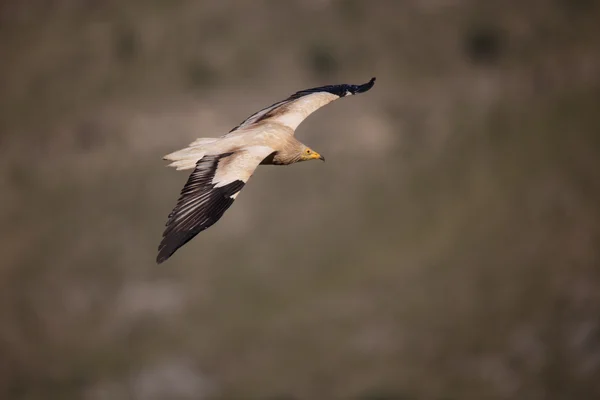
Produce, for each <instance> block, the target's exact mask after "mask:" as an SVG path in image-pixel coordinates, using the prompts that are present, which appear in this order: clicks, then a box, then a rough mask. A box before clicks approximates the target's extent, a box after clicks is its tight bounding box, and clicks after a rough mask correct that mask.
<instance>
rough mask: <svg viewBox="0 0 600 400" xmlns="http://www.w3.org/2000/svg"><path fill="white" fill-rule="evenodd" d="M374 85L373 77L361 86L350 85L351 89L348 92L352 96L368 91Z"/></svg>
mask: <svg viewBox="0 0 600 400" xmlns="http://www.w3.org/2000/svg"><path fill="white" fill-rule="evenodd" d="M374 85H375V77H372V78H371V80H370V81H369V82H367V83H363V84H362V85H352V89H351V90H350V92H351V93H352V94H357V93H364V92H366V91H368V90H370V89H371V88H372V87H373V86H374Z"/></svg>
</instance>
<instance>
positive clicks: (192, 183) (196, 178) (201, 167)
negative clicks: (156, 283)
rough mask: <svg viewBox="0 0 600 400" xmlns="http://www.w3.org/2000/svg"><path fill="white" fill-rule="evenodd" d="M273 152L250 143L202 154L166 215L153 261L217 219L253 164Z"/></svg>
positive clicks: (256, 164) (164, 255) (254, 165)
mask: <svg viewBox="0 0 600 400" xmlns="http://www.w3.org/2000/svg"><path fill="white" fill-rule="evenodd" d="M273 151H274V150H273V149H272V148H270V147H267V146H250V147H244V148H241V149H237V150H233V151H231V152H228V153H223V154H218V155H207V156H204V157H202V159H200V160H199V161H198V162H197V163H196V168H195V169H194V172H192V174H191V175H190V177H189V179H188V181H187V183H186V184H185V186H184V187H183V189H182V190H181V195H180V197H179V200H178V201H177V205H176V206H175V208H174V209H173V211H171V213H170V214H169V218H168V220H167V224H166V229H165V231H164V233H163V238H162V241H161V242H160V245H159V246H158V256H157V258H156V262H157V263H159V264H160V263H162V262H163V261H165V260H166V259H168V258H169V257H171V255H172V254H173V253H175V251H176V250H177V249H179V248H180V247H181V246H183V245H184V244H186V243H187V242H189V241H190V240H191V239H192V238H193V237H194V236H196V235H197V234H198V233H200V232H202V231H203V230H205V229H207V228H209V227H210V226H212V225H213V224H214V223H215V222H217V221H218V220H219V219H220V218H221V217H222V216H223V214H224V213H225V211H226V210H227V209H228V208H229V207H230V206H231V204H232V203H233V201H234V200H235V198H236V197H237V195H238V193H239V192H240V190H242V188H243V187H244V185H245V184H246V182H247V181H248V179H250V176H252V174H253V173H254V170H255V169H256V167H258V165H259V164H260V162H261V161H262V160H264V159H265V158H266V157H267V156H268V155H269V154H271V153H273Z"/></svg>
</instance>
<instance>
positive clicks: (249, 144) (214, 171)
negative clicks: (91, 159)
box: [156, 78, 375, 264]
mask: <svg viewBox="0 0 600 400" xmlns="http://www.w3.org/2000/svg"><path fill="white" fill-rule="evenodd" d="M374 84H375V78H372V79H371V80H370V81H369V82H367V83H365V84H363V85H347V84H342V85H329V86H322V87H317V88H313V89H306V90H302V91H299V92H297V93H294V94H293V95H291V96H290V97H288V98H287V99H285V100H283V101H279V102H277V103H275V104H273V105H271V106H269V107H267V108H263V109H262V110H260V111H258V112H257V113H254V114H252V115H251V116H249V117H248V118H246V119H245V120H244V121H243V122H242V123H240V124H239V125H238V126H236V127H235V128H233V129H232V130H231V131H230V132H229V133H227V134H226V135H224V136H221V137H219V138H200V139H197V140H196V141H194V142H192V143H190V145H189V146H188V147H186V148H184V149H182V150H179V151H176V152H173V153H171V154H168V155H166V156H164V159H165V160H168V161H171V163H170V164H169V166H171V167H174V168H176V169H178V170H185V169H192V168H193V169H194V171H193V172H192V174H191V175H190V177H189V178H188V181H187V183H186V184H185V186H184V187H183V189H182V190H181V195H180V197H179V200H178V201H177V204H176V205H175V208H174V209H173V211H171V213H170V214H169V216H168V219H167V223H166V229H165V231H164V233H163V237H162V241H161V242H160V245H159V246H158V256H157V258H156V262H157V263H159V264H160V263H162V262H163V261H165V260H166V259H168V258H169V257H170V256H171V255H172V254H173V253H174V252H175V251H176V250H177V249H179V248H180V247H181V246H183V245H184V244H186V243H187V242H189V241H190V240H191V239H192V238H193V237H194V236H196V235H197V234H198V233H200V232H202V231H203V230H205V229H207V228H209V227H210V226H212V225H213V224H214V223H215V222H217V221H218V220H219V218H221V216H223V213H224V212H225V210H227V209H228V208H229V206H231V204H232V203H233V201H234V200H235V198H236V197H237V195H238V194H239V193H240V190H242V188H243V187H244V185H245V184H246V182H248V179H249V178H250V176H252V174H253V173H254V170H255V169H256V167H258V166H259V165H260V164H271V165H289V164H294V163H297V162H300V161H307V160H315V159H318V160H323V161H324V160H325V159H324V158H323V156H321V155H320V154H319V153H317V152H316V151H314V150H312V149H311V148H310V147H308V146H306V145H304V144H302V143H301V142H299V141H298V140H297V139H296V138H295V137H294V131H295V130H296V128H297V127H298V125H300V123H301V122H302V121H303V120H304V119H305V118H306V117H308V116H309V115H310V114H312V113H313V112H315V111H316V110H317V109H319V108H321V107H323V106H324V105H326V104H328V103H330V102H332V101H333V100H336V99H339V98H340V97H345V96H350V95H353V94H358V93H363V92H366V91H367V90H369V89H371V88H372V87H373V85H374Z"/></svg>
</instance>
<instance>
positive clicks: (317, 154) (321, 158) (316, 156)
mask: <svg viewBox="0 0 600 400" xmlns="http://www.w3.org/2000/svg"><path fill="white" fill-rule="evenodd" d="M311 158H314V159H315V160H317V159H318V160H321V161H325V157H323V156H322V155H320V154H319V153H317V152H316V151H313V153H312V155H311Z"/></svg>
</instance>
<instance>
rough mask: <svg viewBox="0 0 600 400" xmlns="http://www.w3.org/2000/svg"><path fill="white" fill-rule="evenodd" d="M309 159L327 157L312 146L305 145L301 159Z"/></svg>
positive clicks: (323, 159)
mask: <svg viewBox="0 0 600 400" xmlns="http://www.w3.org/2000/svg"><path fill="white" fill-rule="evenodd" d="M308 160H321V161H325V158H324V157H323V156H322V155H320V154H319V153H317V152H316V151H314V150H313V149H311V148H310V147H306V146H304V147H303V149H302V152H301V154H300V161H308Z"/></svg>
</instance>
